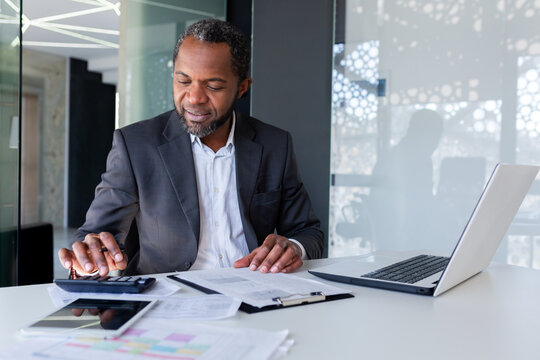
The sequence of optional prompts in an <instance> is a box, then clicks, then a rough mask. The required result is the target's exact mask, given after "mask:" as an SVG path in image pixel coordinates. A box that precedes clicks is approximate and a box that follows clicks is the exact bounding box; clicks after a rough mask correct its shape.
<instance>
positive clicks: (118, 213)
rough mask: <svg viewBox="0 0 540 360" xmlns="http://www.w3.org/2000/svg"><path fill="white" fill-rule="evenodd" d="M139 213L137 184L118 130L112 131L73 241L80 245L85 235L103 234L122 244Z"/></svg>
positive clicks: (122, 138)
mask: <svg viewBox="0 0 540 360" xmlns="http://www.w3.org/2000/svg"><path fill="white" fill-rule="evenodd" d="M138 210H139V202H138V192H137V183H136V181H135V178H134V175H133V170H132V167H131V162H130V158H129V153H128V151H127V148H126V144H125V140H124V137H123V134H122V132H121V130H115V132H114V135H113V143H112V148H111V151H110V152H109V155H108V156H107V168H106V171H105V173H103V174H102V175H101V182H100V183H99V184H98V186H97V187H96V192H95V196H94V200H93V201H92V203H91V205H90V208H89V209H88V212H87V213H86V221H85V223H84V224H83V225H82V226H81V227H80V228H79V229H78V230H77V231H76V232H75V234H74V237H73V241H82V240H83V239H84V237H85V236H86V234H88V233H99V232H103V231H107V232H110V233H112V234H113V236H114V237H115V239H116V240H117V241H118V242H119V243H122V242H123V240H124V238H125V237H126V235H127V233H128V231H129V229H130V226H131V223H132V221H133V219H134V217H135V215H136V214H137V212H138Z"/></svg>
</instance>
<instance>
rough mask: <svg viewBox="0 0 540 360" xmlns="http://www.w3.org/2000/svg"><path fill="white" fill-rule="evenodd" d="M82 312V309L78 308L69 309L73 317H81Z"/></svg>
mask: <svg viewBox="0 0 540 360" xmlns="http://www.w3.org/2000/svg"><path fill="white" fill-rule="evenodd" d="M83 312H84V309H79V308H76V309H71V314H72V315H73V316H81V315H82V314H83Z"/></svg>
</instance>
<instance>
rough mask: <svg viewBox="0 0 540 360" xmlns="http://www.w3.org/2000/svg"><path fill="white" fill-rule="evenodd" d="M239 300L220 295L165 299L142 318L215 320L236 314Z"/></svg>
mask: <svg viewBox="0 0 540 360" xmlns="http://www.w3.org/2000/svg"><path fill="white" fill-rule="evenodd" d="M241 303H242V302H241V301H240V300H239V299H235V298H233V297H230V296H226V295H221V294H212V295H203V296H192V297H167V298H164V299H161V300H159V301H158V302H157V304H156V305H154V307H152V309H150V311H148V312H147V313H146V314H145V315H144V316H145V317H147V318H148V317H150V318H161V319H189V320H217V319H224V318H228V317H231V316H233V315H235V314H236V312H237V311H238V308H239V307H240V304H241Z"/></svg>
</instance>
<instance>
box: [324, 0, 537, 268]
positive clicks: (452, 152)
mask: <svg viewBox="0 0 540 360" xmlns="http://www.w3.org/2000/svg"><path fill="white" fill-rule="evenodd" d="M336 8H337V18H336V43H335V45H334V70H333V79H334V80H333V81H334V82H333V97H332V106H333V108H332V109H333V110H332V160H331V161H332V165H331V167H332V174H333V186H332V188H331V215H330V217H331V218H330V229H331V233H330V248H329V254H330V256H344V255H354V254H361V253H365V252H369V251H373V250H381V249H392V250H413V249H414V250H416V249H432V250H435V251H438V252H441V253H443V254H450V252H451V250H452V249H453V247H454V245H455V244H456V242H457V240H458V238H459V236H460V234H461V232H462V230H463V228H464V226H465V224H466V222H467V220H468V217H469V215H470V213H471V212H472V209H473V207H474V205H475V203H476V201H477V199H478V197H479V195H480V193H481V191H482V188H483V186H484V184H485V182H486V180H487V178H488V176H489V174H490V173H491V171H492V170H493V167H494V166H495V164H496V163H497V162H507V163H516V162H517V163H526V164H529V163H532V164H538V163H540V141H539V136H540V92H539V91H538V90H539V89H540V31H539V30H540V27H539V25H538V24H540V3H539V2H538V1H532V0H527V1H517V2H516V1H509V0H508V1H505V0H499V1H490V0H481V1H475V2H467V1H464V0H459V1H455V0H443V1H432V0H420V1H366V0H338V1H337V7H336ZM497 257H498V260H502V261H506V262H508V263H511V264H519V265H524V266H529V267H535V268H540V186H539V184H538V181H537V182H535V184H534V185H533V188H532V190H531V191H530V193H529V194H528V196H527V198H526V199H525V201H524V204H523V206H522V208H521V209H520V211H519V213H518V215H517V216H516V218H515V219H514V222H513V224H512V226H511V228H510V230H509V231H508V234H507V236H506V238H505V240H504V241H503V243H502V245H501V247H500V249H499V252H498V254H497Z"/></svg>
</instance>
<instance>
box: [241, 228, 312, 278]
mask: <svg viewBox="0 0 540 360" xmlns="http://www.w3.org/2000/svg"><path fill="white" fill-rule="evenodd" d="M302 264H303V262H302V250H301V249H300V246H298V244H295V243H294V242H293V241H290V240H289V239H287V238H286V237H284V236H280V235H277V234H270V235H268V236H267V237H266V239H264V242H263V244H262V245H261V246H259V247H258V248H256V249H255V250H253V251H252V252H251V253H250V254H249V255H246V256H244V257H243V258H241V259H239V260H236V261H235V262H234V267H235V268H240V267H248V266H249V268H250V269H251V270H257V268H259V271H260V272H262V273H267V272H268V271H270V272H272V273H278V272H283V273H288V272H292V271H295V270H296V269H298V268H299V267H300V266H302Z"/></svg>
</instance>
